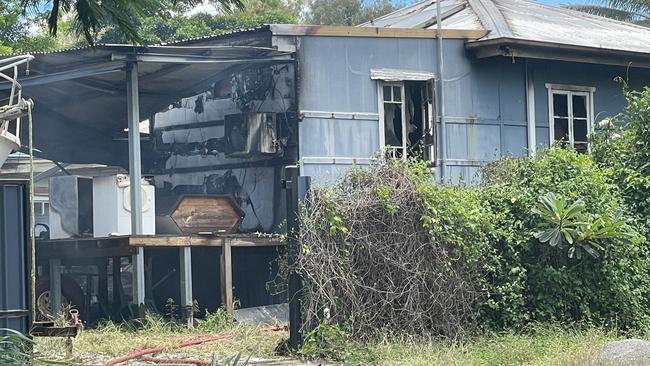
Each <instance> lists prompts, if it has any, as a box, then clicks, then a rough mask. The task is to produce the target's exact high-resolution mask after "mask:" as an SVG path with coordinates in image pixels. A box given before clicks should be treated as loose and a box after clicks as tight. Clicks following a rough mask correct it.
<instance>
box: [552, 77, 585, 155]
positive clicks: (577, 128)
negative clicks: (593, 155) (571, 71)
mask: <svg viewBox="0 0 650 366" xmlns="http://www.w3.org/2000/svg"><path fill="white" fill-rule="evenodd" d="M547 87H548V88H549V102H550V103H549V109H550V110H549V116H550V123H549V127H550V128H549V129H550V133H551V141H552V142H559V143H560V144H562V145H566V146H571V147H572V148H574V149H576V150H577V151H579V152H587V151H589V139H588V138H589V132H590V131H591V127H592V125H593V120H592V118H593V116H592V110H593V107H592V101H593V88H583V87H572V86H564V87H562V86H553V85H547Z"/></svg>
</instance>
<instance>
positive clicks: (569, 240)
mask: <svg viewBox="0 0 650 366" xmlns="http://www.w3.org/2000/svg"><path fill="white" fill-rule="evenodd" d="M532 212H533V213H534V214H537V215H539V216H540V217H541V218H542V220H543V224H542V225H541V227H540V230H539V231H537V232H535V233H534V234H533V236H534V237H535V238H537V239H539V241H541V242H542V243H548V244H549V245H550V246H552V247H559V248H563V247H565V246H568V250H567V255H568V257H569V258H574V257H576V258H577V259H581V258H582V252H583V251H584V252H587V253H588V254H589V255H591V256H592V257H594V258H598V257H600V253H599V252H601V251H603V250H604V249H605V248H604V247H603V245H602V242H603V241H605V240H607V239H628V238H629V234H628V233H627V232H626V231H625V230H624V229H625V228H624V226H625V221H624V220H623V218H622V213H621V212H620V211H618V212H617V213H616V214H615V215H614V216H611V215H597V216H596V217H595V218H591V217H589V216H588V215H587V214H586V213H585V203H584V201H582V200H577V201H575V202H573V203H571V204H567V202H566V201H564V200H563V199H561V198H558V197H556V196H555V194H554V193H552V192H550V193H548V194H546V195H544V196H540V197H539V200H538V202H537V204H536V205H535V207H534V208H533V209H532Z"/></svg>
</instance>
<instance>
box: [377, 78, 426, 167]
mask: <svg viewBox="0 0 650 366" xmlns="http://www.w3.org/2000/svg"><path fill="white" fill-rule="evenodd" d="M379 94H380V95H379V97H380V100H381V101H382V105H381V107H382V108H381V110H380V119H381V121H382V130H383V131H382V135H383V145H384V147H385V148H386V150H387V153H388V154H389V155H390V156H393V157H402V158H406V157H409V156H419V157H420V158H422V159H424V160H427V161H430V162H432V163H435V158H436V157H435V121H434V117H433V116H434V108H433V105H434V104H433V101H434V97H433V82H431V81H401V82H391V83H386V82H382V83H380V88H379Z"/></svg>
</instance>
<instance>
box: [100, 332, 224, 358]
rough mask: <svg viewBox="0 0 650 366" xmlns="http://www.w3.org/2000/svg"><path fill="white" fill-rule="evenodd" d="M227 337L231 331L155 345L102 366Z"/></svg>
mask: <svg viewBox="0 0 650 366" xmlns="http://www.w3.org/2000/svg"><path fill="white" fill-rule="evenodd" d="M228 337H232V333H229V332H228V333H221V334H217V335H214V336H211V337H205V338H199V339H194V340H191V341H186V342H183V343H179V344H176V345H172V346H160V347H156V348H145V349H142V350H139V351H136V352H133V353H131V354H128V355H126V356H121V357H117V358H114V359H112V360H110V361H108V362H106V363H105V364H104V366H114V365H118V364H121V363H123V362H126V361H129V360H133V359H136V358H139V357H142V356H145V355H149V354H152V353H160V352H164V351H168V350H170V349H177V348H184V347H190V346H196V345H199V344H203V343H207V342H214V341H219V340H223V339H226V338H228Z"/></svg>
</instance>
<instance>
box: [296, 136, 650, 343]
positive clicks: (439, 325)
mask: <svg viewBox="0 0 650 366" xmlns="http://www.w3.org/2000/svg"><path fill="white" fill-rule="evenodd" d="M608 174H609V172H608V170H604V169H602V168H601V167H600V166H598V165H597V164H596V163H594V161H592V159H591V157H590V156H588V155H583V154H578V153H577V152H575V151H573V150H566V149H560V148H552V149H548V150H546V151H542V152H540V153H539V154H537V156H535V157H531V158H529V157H526V158H508V159H503V160H500V161H498V162H495V163H494V164H491V165H489V166H488V167H486V168H485V169H484V170H483V171H482V175H483V183H482V184H481V185H480V186H478V187H454V186H445V185H441V184H437V183H436V182H435V179H434V176H433V174H432V173H431V171H430V169H429V168H427V166H426V164H424V163H423V162H419V161H403V160H387V161H380V162H378V163H377V164H375V165H373V166H371V167H370V168H368V169H366V170H361V169H353V170H352V171H350V172H349V173H348V174H346V175H345V177H344V178H343V179H342V180H341V182H340V183H339V184H338V185H336V186H334V187H328V188H318V189H315V190H314V191H312V194H311V198H310V202H309V207H308V209H304V210H302V211H301V214H300V220H301V232H300V234H301V238H300V240H301V242H302V251H301V253H300V256H299V261H298V266H297V268H296V269H297V270H298V271H299V272H300V273H301V274H302V276H303V279H304V281H305V292H304V293H305V297H304V301H303V306H304V307H305V312H304V314H306V316H307V323H310V324H311V323H317V322H318V321H322V320H323V316H322V315H323V314H324V310H327V312H328V313H331V319H329V320H328V321H331V324H337V325H340V326H343V327H345V328H346V329H349V330H350V332H351V333H352V334H354V335H355V336H356V335H361V336H368V335H370V336H372V335H374V334H376V332H378V331H381V330H382V329H391V330H393V331H394V332H395V333H396V334H398V335H400V334H412V335H427V336H430V335H444V336H448V337H457V336H459V335H463V334H466V333H467V332H468V331H469V332H471V331H472V330H474V329H476V325H480V326H482V327H485V328H491V329H508V328H510V329H513V328H514V329H520V328H522V327H524V326H526V325H527V324H530V323H531V322H542V323H546V322H552V323H561V324H568V323H576V322H577V323H582V324H584V323H592V324H595V325H598V326H606V327H612V328H617V329H621V330H627V329H643V328H645V327H647V326H650V303H649V301H650V274H649V270H650V259H649V257H648V254H649V253H648V248H647V244H646V240H645V237H644V236H643V235H642V234H641V233H640V231H639V230H638V228H637V227H636V225H635V224H636V221H635V219H634V216H633V215H631V214H630V212H629V211H628V210H627V209H626V205H625V203H624V201H623V199H622V198H621V192H620V190H619V188H618V187H617V186H616V185H614V184H612V182H611V180H610V179H609V176H608ZM585 253H586V254H585Z"/></svg>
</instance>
